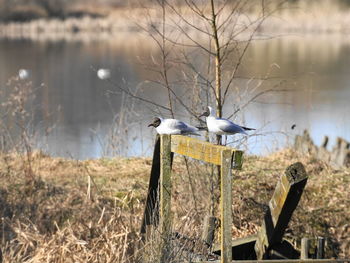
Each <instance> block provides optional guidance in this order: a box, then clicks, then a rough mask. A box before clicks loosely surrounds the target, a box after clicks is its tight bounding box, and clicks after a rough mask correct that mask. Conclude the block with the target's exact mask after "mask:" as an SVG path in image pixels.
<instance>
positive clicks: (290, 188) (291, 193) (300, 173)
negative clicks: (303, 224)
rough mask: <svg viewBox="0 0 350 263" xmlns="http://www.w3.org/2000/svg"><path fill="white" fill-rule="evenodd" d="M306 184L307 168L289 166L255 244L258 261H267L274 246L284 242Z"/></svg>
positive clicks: (298, 165) (274, 195) (275, 193)
mask: <svg viewBox="0 0 350 263" xmlns="http://www.w3.org/2000/svg"><path fill="white" fill-rule="evenodd" d="M306 182H307V175H306V171H305V168H304V166H303V165H302V164H301V163H299V162H298V163H294V164H292V165H291V166H289V167H288V168H287V169H286V172H285V174H284V175H282V176H281V179H280V180H279V181H278V183H277V186H276V188H275V192H274V194H273V196H272V198H271V200H270V202H269V206H268V210H267V212H266V213H265V218H264V221H263V225H262V227H261V230H260V232H259V234H258V239H257V241H256V243H255V252H256V256H257V259H259V260H261V259H266V258H267V257H268V254H267V252H268V251H269V250H270V249H271V248H272V246H273V245H275V244H278V243H280V242H281V241H282V237H283V235H284V231H285V229H286V228H287V226H288V223H289V220H290V218H291V216H292V214H293V212H294V210H295V208H296V207H297V205H298V203H299V200H300V198H301V195H302V193H303V190H304V187H305V185H306Z"/></svg>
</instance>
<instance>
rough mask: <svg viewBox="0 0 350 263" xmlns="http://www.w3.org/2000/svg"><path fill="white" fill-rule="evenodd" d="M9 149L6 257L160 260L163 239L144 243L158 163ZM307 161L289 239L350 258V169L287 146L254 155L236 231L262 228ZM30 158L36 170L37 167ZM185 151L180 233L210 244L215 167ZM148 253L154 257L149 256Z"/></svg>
mask: <svg viewBox="0 0 350 263" xmlns="http://www.w3.org/2000/svg"><path fill="white" fill-rule="evenodd" d="M26 160H28V159H27V158H24V157H23V156H21V155H17V154H2V155H1V156H0V175H1V182H2V184H1V186H0V192H1V195H0V200H1V202H0V207H1V210H0V211H1V218H2V228H1V229H2V230H1V232H2V235H1V238H2V239H1V249H2V252H3V258H4V262H137V261H139V259H140V258H141V257H143V258H144V259H145V258H147V259H148V261H147V260H146V261H145V260H144V261H143V262H152V261H153V260H154V257H156V254H157V248H156V244H154V243H153V246H151V247H150V245H148V246H147V247H144V245H142V244H141V243H140V242H139V227H140V222H141V219H142V212H143V205H144V202H145V198H146V193H147V187H148V180H149V172H150V167H151V160H150V159H147V158H134V159H120V158H116V159H98V160H87V161H74V160H66V159H61V158H51V157H49V156H45V155H43V154H41V153H35V154H34V155H33V156H32V158H31V163H30V164H29V163H28V162H27V161H26ZM295 161H301V162H303V163H304V164H305V165H306V169H307V172H308V174H309V181H308V184H307V186H306V190H305V193H304V195H303V197H302V200H301V202H300V204H299V206H298V208H297V210H296V212H295V214H294V216H293V218H292V222H291V224H290V226H289V228H288V231H287V234H286V237H287V238H288V239H289V240H290V241H292V242H293V243H294V244H295V245H297V246H299V245H300V244H299V242H300V238H301V237H303V236H308V237H311V238H314V237H316V236H325V237H327V250H326V254H327V256H328V257H350V227H349V222H350V211H349V209H348V207H349V206H350V194H349V191H348V188H349V186H350V182H349V174H350V171H349V170H332V169H331V168H330V167H328V166H327V165H326V164H323V163H321V162H319V161H316V160H314V159H313V158H310V157H305V156H298V155H297V154H296V153H295V152H293V151H291V150H284V151H281V152H278V153H276V154H272V155H270V156H267V157H254V156H249V157H246V158H245V163H244V167H243V170H242V171H240V172H239V173H238V174H236V175H235V176H234V183H233V198H234V200H233V208H234V210H233V213H234V214H233V220H234V221H233V225H234V226H233V229H232V235H233V237H242V236H246V235H249V234H253V233H255V232H256V231H258V229H259V225H260V223H261V219H262V212H263V209H264V204H266V203H267V202H268V200H269V198H270V197H271V195H272V193H273V190H274V187H275V184H276V182H277V180H278V178H279V176H280V175H281V173H283V171H284V170H285V168H286V167H287V165H289V164H291V163H293V162H295ZM28 165H30V167H31V169H28V167H29V166H28ZM188 166H189V170H190V171H191V172H190V173H188V172H187V169H186V165H185V163H184V161H183V159H181V158H180V157H177V158H176V159H175V164H174V173H175V176H174V189H173V197H174V198H173V206H172V209H173V213H174V228H175V230H176V231H178V232H181V233H183V234H185V235H187V236H190V237H191V238H192V239H193V240H195V242H198V243H200V236H201V227H202V219H203V216H204V215H205V214H207V213H208V206H209V203H210V200H208V199H209V198H208V197H209V196H210V191H211V189H210V177H209V173H210V170H211V168H210V167H204V166H203V165H201V164H199V163H198V162H194V161H190V162H189V163H188ZM145 255H146V257H145Z"/></svg>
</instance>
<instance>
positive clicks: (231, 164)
mask: <svg viewBox="0 0 350 263" xmlns="http://www.w3.org/2000/svg"><path fill="white" fill-rule="evenodd" d="M173 153H177V154H181V155H185V156H188V157H191V158H193V159H197V160H200V161H204V162H207V163H211V164H215V165H220V167H221V180H220V181H221V198H220V210H221V244H220V248H221V251H222V253H221V262H222V263H228V262H231V261H232V250H231V240H232V236H231V229H232V174H231V173H232V169H240V168H241V166H242V155H243V152H242V151H239V150H235V149H232V148H229V147H225V146H219V145H213V144H211V143H208V142H204V141H201V140H198V139H194V138H190V137H185V136H181V135H171V136H170V135H161V136H160V139H159V138H158V139H157V141H156V146H155V151H154V154H153V164H152V170H151V178H150V186H149V191H148V196H147V201H146V208H145V212H144V217H143V221H142V226H141V233H142V234H144V233H146V230H147V226H148V225H151V224H153V225H155V224H157V223H158V221H159V227H160V231H161V233H162V235H163V237H164V238H163V240H164V244H163V254H166V253H167V247H168V244H167V243H168V242H169V240H170V238H169V237H170V235H171V209H170V208H171V166H172V155H173ZM158 183H159V207H158V206H157V196H158V192H157V189H158ZM158 210H159V214H158ZM161 261H163V260H162V259H161Z"/></svg>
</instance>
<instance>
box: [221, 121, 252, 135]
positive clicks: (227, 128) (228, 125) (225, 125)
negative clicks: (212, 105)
mask: <svg viewBox="0 0 350 263" xmlns="http://www.w3.org/2000/svg"><path fill="white" fill-rule="evenodd" d="M216 124H217V127H218V128H219V129H220V130H222V131H223V132H225V133H232V134H234V133H243V134H246V132H245V131H244V129H243V128H242V127H241V126H239V125H237V124H235V123H233V122H232V121H230V120H227V119H217V120H216Z"/></svg>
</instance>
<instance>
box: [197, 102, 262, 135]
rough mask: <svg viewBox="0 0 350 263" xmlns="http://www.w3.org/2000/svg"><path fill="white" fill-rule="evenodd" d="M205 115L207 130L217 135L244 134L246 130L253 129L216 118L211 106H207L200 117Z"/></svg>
mask: <svg viewBox="0 0 350 263" xmlns="http://www.w3.org/2000/svg"><path fill="white" fill-rule="evenodd" d="M202 116H205V117H206V122H207V127H208V131H209V132H212V133H215V134H219V135H232V134H236V133H242V134H246V135H247V133H246V131H250V130H255V129H252V128H247V127H243V126H240V125H237V124H235V123H233V122H232V121H230V120H228V119H224V118H218V117H216V115H215V111H214V110H213V108H212V107H210V106H208V109H207V111H206V112H204V113H203V114H202V115H201V116H200V117H202Z"/></svg>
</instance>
